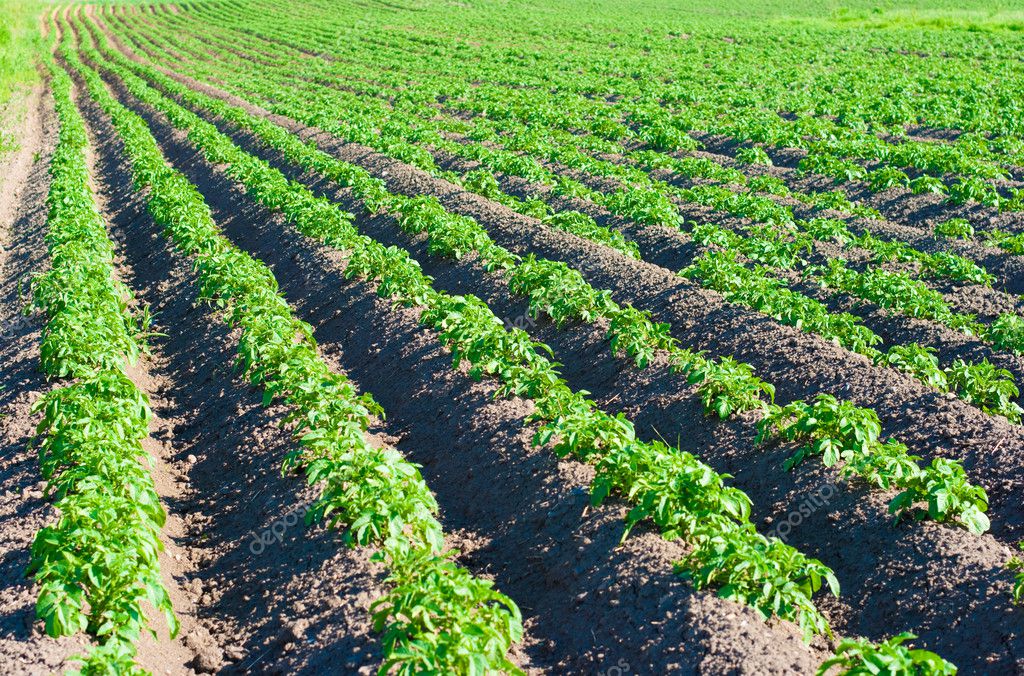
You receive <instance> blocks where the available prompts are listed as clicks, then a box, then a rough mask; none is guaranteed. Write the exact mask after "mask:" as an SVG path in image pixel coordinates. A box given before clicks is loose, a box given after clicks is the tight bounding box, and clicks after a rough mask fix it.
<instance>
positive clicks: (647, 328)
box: [126, 62, 988, 532]
mask: <svg viewBox="0 0 1024 676" xmlns="http://www.w3.org/2000/svg"><path fill="white" fill-rule="evenodd" d="M126 63H127V65H128V67H131V68H133V69H134V70H136V71H137V72H139V73H141V74H143V75H145V76H146V77H147V78H148V79H149V80H150V81H153V82H156V83H159V85H160V87H161V88H163V89H164V90H165V91H169V92H173V93H174V94H175V95H177V96H179V97H181V98H182V100H185V101H188V102H189V103H190V104H191V105H193V106H195V107H196V108H198V109H200V110H207V111H209V112H210V113H211V114H213V115H214V116H216V117H218V118H221V119H225V120H230V121H232V122H233V123H234V124H236V125H238V126H241V127H243V128H245V129H248V130H251V131H253V132H255V133H256V134H257V135H258V136H259V137H260V138H261V139H262V141H263V142H264V143H265V144H268V145H269V146H271V147H274V148H276V149H277V150H280V151H282V152H283V153H284V154H285V156H286V157H287V158H288V159H289V160H290V161H293V162H296V163H297V164H299V165H301V166H303V167H304V168H307V169H310V170H313V171H317V172H319V173H321V174H323V175H324V176H326V177H328V178H330V179H332V180H335V181H337V182H339V183H341V184H342V185H346V186H352V187H355V186H356V184H355V183H354V180H353V178H352V175H353V172H355V173H356V174H357V175H359V176H363V175H365V172H364V171H362V170H361V169H358V168H356V167H353V165H350V164H347V163H344V162H341V161H339V160H337V159H336V158H333V157H331V156H330V155H328V154H327V153H323V152H320V151H316V150H315V149H311V148H310V146H309V145H307V144H304V143H302V142H301V141H299V140H298V139H296V138H294V137H292V136H291V135H290V134H288V133H287V132H286V131H285V130H283V129H281V128H279V127H276V126H274V125H272V124H270V123H268V122H266V121H260V120H258V119H256V118H254V117H253V116H252V115H250V114H248V113H246V112H245V111H243V110H241V109H238V108H236V107H232V106H229V105H227V104H224V103H223V102H220V101H217V100H214V99H212V98H211V97H208V96H205V95H203V94H200V93H198V92H194V91H192V90H190V89H188V88H187V87H184V86H182V85H180V84H178V83H176V82H174V81H173V80H172V79H171V78H168V77H166V76H163V75H161V74H159V73H156V72H155V71H153V69H151V68H148V67H145V66H139V65H132V64H131V63H130V62H126ZM286 112H290V113H291V114H292V115H293V116H294V117H295V118H296V119H301V120H304V121H305V120H312V121H315V120H317V119H319V118H320V117H322V115H323V112H322V111H320V110H317V109H315V108H313V107H311V106H306V107H305V108H304V109H299V108H297V107H296V108H292V109H289V110H288V111H286ZM328 131H332V129H330V128H329V129H328ZM356 190H357V193H358V188H357V187H356ZM364 199H366V198H365V197H364ZM393 200H394V202H392V203H391V204H388V203H386V202H382V201H381V199H380V198H378V197H376V196H371V198H370V199H369V208H370V209H371V210H373V209H374V208H376V207H377V206H380V207H382V208H388V210H390V211H393V212H395V213H397V214H399V218H398V220H399V223H400V225H401V226H402V227H403V228H404V229H406V230H407V231H409V232H426V233H427V234H428V236H429V237H430V242H431V247H432V248H433V249H434V251H435V252H439V253H441V254H443V255H449V256H453V257H455V256H459V255H462V254H464V253H467V252H469V251H476V252H477V253H478V254H479V255H480V257H481V259H482V261H483V262H484V264H485V266H487V267H489V268H490V269H491V270H492V272H494V271H497V272H502V271H505V272H507V274H508V280H509V282H510V286H511V288H512V291H513V292H514V293H520V294H523V295H529V296H530V298H531V308H532V309H533V310H534V311H537V310H540V309H543V311H544V312H545V314H548V315H549V316H550V317H551V318H552V319H553V320H554V321H555V322H556V323H558V324H561V323H563V322H564V321H566V320H568V319H575V320H577V321H585V322H592V321H594V320H595V319H597V318H598V317H602V316H603V317H605V318H606V319H608V320H609V322H610V332H609V337H610V339H611V341H612V347H613V349H615V348H616V347H618V348H620V349H623V350H624V351H626V352H627V353H628V354H629V355H630V356H632V357H633V358H634V360H635V361H636V362H637V366H640V367H642V366H644V365H645V364H646V362H647V360H648V358H649V356H650V355H651V354H653V352H654V351H656V350H661V351H665V352H668V355H669V358H670V360H671V361H672V362H673V363H674V364H675V365H676V366H677V367H678V368H683V369H686V370H688V371H689V372H690V373H691V380H692V381H694V382H697V383H699V386H698V389H699V391H700V393H701V395H702V399H703V402H704V405H705V408H706V409H708V410H709V412H716V413H718V415H719V416H720V417H726V416H727V415H729V414H731V413H732V412H733V411H742V410H749V409H752V408H757V407H760V406H761V405H762V403H761V402H760V401H759V400H758V394H759V392H760V391H762V390H767V391H768V392H772V391H773V388H771V387H770V386H765V385H764V384H763V383H761V382H760V381H759V380H757V379H755V378H753V377H752V375H751V370H750V367H749V366H748V365H746V364H742V363H738V362H736V361H734V360H732V359H731V358H725V359H723V360H721V361H720V362H718V363H717V364H716V363H714V362H708V361H707V360H701V361H700V362H698V361H697V360H698V359H700V357H699V356H697V355H694V354H693V353H692V352H690V351H687V350H682V349H680V348H678V347H676V345H675V343H674V341H673V340H672V339H671V337H670V335H669V327H667V326H666V325H658V324H654V323H653V322H651V321H650V320H649V319H648V318H647V317H646V316H645V315H643V314H642V313H640V312H638V311H637V310H635V309H634V308H632V307H628V306H627V307H625V308H622V307H620V306H618V305H617V304H615V303H614V302H612V301H611V300H610V298H609V297H608V292H607V291H600V290H595V289H594V288H593V287H591V286H590V285H589V284H587V283H586V282H585V281H584V280H583V278H582V276H580V275H579V273H578V272H577V271H575V270H573V269H572V268H569V267H568V266H565V265H562V264H554V263H551V262H547V261H543V260H538V259H536V258H533V257H530V258H528V259H526V260H525V261H523V260H522V259H520V258H519V257H518V256H514V255H513V254H511V252H509V251H507V250H505V249H503V248H501V247H499V246H497V245H496V244H495V243H494V242H493V241H492V240H491V239H490V237H489V236H488V235H487V233H486V231H485V230H484V229H483V228H482V227H481V226H480V225H479V224H478V223H476V222H475V221H473V220H472V219H469V218H466V217H462V216H457V215H455V214H449V213H446V212H445V211H444V209H443V208H442V207H441V205H440V204H438V203H437V202H436V200H432V199H429V198H426V199H425V198H400V197H398V196H395V197H393ZM814 405H817V404H814ZM814 405H808V406H809V408H810V409H813V406H814ZM845 405H846V406H847V407H849V408H853V407H850V405H849V404H845ZM769 408H770V409H774V408H776V407H775V406H774V405H772V406H770V407H769ZM856 410H858V411H860V412H861V413H860V415H861V418H862V419H863V420H865V421H874V422H873V424H874V425H875V426H877V424H878V422H877V420H878V418H877V415H876V414H875V413H874V412H873V411H870V410H867V409H856ZM865 424H866V425H869V426H870V424H871V423H867V422H865ZM814 433H815V434H816V435H817V438H816V440H820V439H831V442H830V443H835V444H837V445H841V446H844V447H846V448H852V447H853V446H855V445H857V444H861V443H868V444H869V446H866V447H865V448H871V447H873V445H874V444H875V442H876V441H877V439H872V438H871V433H870V432H869V431H867V430H862V429H860V426H859V425H850V426H847V427H845V428H843V429H842V430H840V429H838V428H837V429H835V430H831V431H829V430H828V429H827V428H825V427H821V428H818V429H816V430H815V431H814ZM829 435H831V436H829ZM875 436H877V433H876V434H875ZM890 443H891V444H893V445H892V446H888V447H887V448H888V449H889V451H890V452H887V453H883V454H881V455H879V456H878V458H877V459H878V464H877V465H873V464H872V463H871V462H859V463H848V464H847V465H846V467H845V469H844V471H845V472H846V473H847V474H848V475H855V476H858V477H860V478H863V479H866V480H867V481H868V482H869V483H871V484H872V485H875V486H876V487H879V488H884V489H888V488H890V487H899V488H901V490H903V491H905V493H904V494H903V495H902V500H908V499H909V502H906V503H903V504H902V505H901V507H900V509H899V511H901V512H902V511H904V510H906V512H907V513H908V514H910V513H917V512H916V511H915V510H914V509H913V508H912V506H911V505H913V504H914V503H918V504H927V505H929V509H928V510H927V513H929V514H930V515H931V516H932V518H935V519H937V520H939V521H949V520H954V521H959V522H960V523H963V524H964V525H966V526H967V527H968V528H970V529H971V530H972V531H974V532H983V531H985V530H987V528H988V521H987V519H986V518H985V516H984V514H983V512H984V510H985V508H986V505H987V499H986V497H985V493H984V490H982V489H981V488H979V487H976V486H973V485H971V484H970V482H969V481H968V479H967V477H966V474H965V473H964V471H963V468H962V466H960V465H959V463H956V462H951V461H946V460H942V459H937V460H935V461H934V462H933V464H932V465H931V466H926V467H921V466H920V465H919V464H918V463H919V462H920V458H917V457H915V456H911V455H910V454H909V453H908V452H907V449H906V447H905V446H903V445H902V444H898V443H896V442H890ZM894 454H895V455H894ZM897 455H898V458H899V463H898V466H897V465H895V464H892V463H891V458H893V457H895V456H897ZM844 459H846V457H845V456H844ZM826 461H827V462H828V464H829V465H832V464H835V462H836V460H834V459H832V457H831V456H829V457H828V458H826ZM911 467H913V468H916V469H914V470H913V471H911V470H910V468H911ZM946 495H950V496H955V497H954V498H953V499H951V500H949V501H947V500H946V499H945V497H944V496H946ZM939 496H943V497H939ZM895 504H896V503H895V502H894V505H895ZM940 505H941V506H940Z"/></svg>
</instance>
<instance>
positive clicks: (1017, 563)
mask: <svg viewBox="0 0 1024 676" xmlns="http://www.w3.org/2000/svg"><path fill="white" fill-rule="evenodd" d="M1017 546H1018V547H1019V548H1020V550H1021V551H1024V541H1021V542H1019V543H1018V544H1017ZM1006 569H1007V570H1009V571H1010V572H1012V573H1016V575H1015V576H1014V583H1013V591H1012V592H1011V594H1012V596H1013V602H1014V603H1021V602H1024V559H1022V558H1020V557H1019V556H1012V557H1010V560H1009V561H1007V562H1006Z"/></svg>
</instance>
